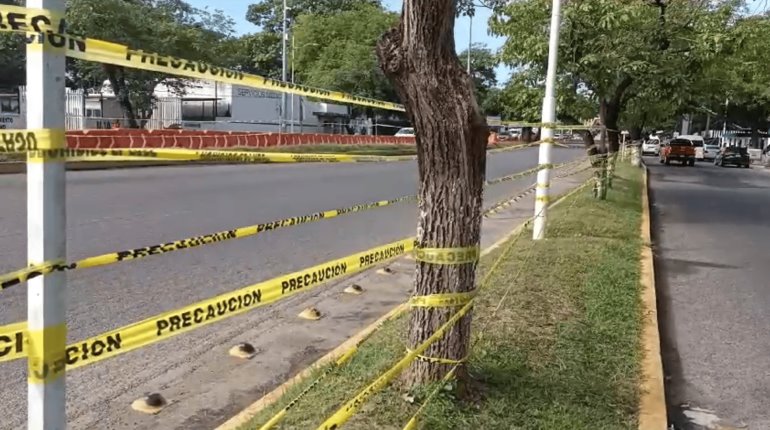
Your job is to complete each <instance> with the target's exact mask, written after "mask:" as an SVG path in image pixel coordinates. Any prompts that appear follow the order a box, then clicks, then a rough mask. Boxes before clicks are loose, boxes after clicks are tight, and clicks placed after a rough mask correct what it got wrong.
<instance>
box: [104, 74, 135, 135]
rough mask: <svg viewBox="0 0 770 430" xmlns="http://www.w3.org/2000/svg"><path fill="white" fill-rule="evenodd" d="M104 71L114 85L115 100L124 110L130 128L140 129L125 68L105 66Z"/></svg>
mask: <svg viewBox="0 0 770 430" xmlns="http://www.w3.org/2000/svg"><path fill="white" fill-rule="evenodd" d="M103 67H104V71H105V72H106V73H107V79H109V80H110V85H112V91H113V93H114V94H115V98H116V99H117V100H118V104H120V108H121V109H122V110H123V114H124V115H125V116H126V119H127V120H128V127H129V128H139V123H138V122H137V121H136V112H134V106H133V104H132V103H131V99H130V98H129V96H130V95H129V93H128V88H127V87H126V73H125V70H124V69H123V67H120V66H113V65H111V64H104V65H103Z"/></svg>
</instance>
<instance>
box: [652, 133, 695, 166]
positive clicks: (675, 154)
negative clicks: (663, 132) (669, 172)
mask: <svg viewBox="0 0 770 430" xmlns="http://www.w3.org/2000/svg"><path fill="white" fill-rule="evenodd" d="M671 160H674V161H679V162H681V163H682V165H683V166H684V165H687V164H689V165H690V166H694V165H695V146H693V143H692V141H691V140H689V139H679V138H677V139H671V140H670V141H669V142H667V143H665V144H664V145H663V147H662V148H660V162H661V164H663V163H665V164H671Z"/></svg>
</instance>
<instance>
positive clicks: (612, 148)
mask: <svg viewBox="0 0 770 430" xmlns="http://www.w3.org/2000/svg"><path fill="white" fill-rule="evenodd" d="M599 117H600V118H601V121H602V124H603V125H604V127H605V129H604V131H603V135H602V140H604V136H606V137H607V140H606V147H605V148H606V151H607V153H610V154H612V153H615V152H618V150H620V138H619V137H620V130H619V128H618V118H619V117H620V103H619V101H616V100H606V99H602V100H601V102H600V103H599Z"/></svg>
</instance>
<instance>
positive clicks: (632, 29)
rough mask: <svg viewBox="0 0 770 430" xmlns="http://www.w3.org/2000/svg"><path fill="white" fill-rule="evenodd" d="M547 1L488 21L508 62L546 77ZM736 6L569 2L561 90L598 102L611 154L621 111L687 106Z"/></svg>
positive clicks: (504, 9)
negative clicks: (661, 103) (661, 104)
mask: <svg viewBox="0 0 770 430" xmlns="http://www.w3.org/2000/svg"><path fill="white" fill-rule="evenodd" d="M549 3H550V2H544V1H541V0H522V1H517V2H509V3H508V4H506V5H504V6H500V7H499V8H498V13H497V14H496V15H495V16H493V18H492V19H491V23H490V27H491V29H492V32H493V33H494V34H497V35H501V36H507V40H506V42H505V44H504V46H503V49H502V52H501V58H502V60H503V61H504V62H505V63H507V64H509V65H511V66H513V67H515V68H517V69H518V70H524V72H523V73H528V74H533V75H534V76H536V77H540V79H542V77H544V76H545V69H546V66H547V64H546V60H547V57H548V55H547V53H548V30H549V20H550V8H549V7H548V4H549ZM736 7H737V5H736V2H735V1H732V0H729V1H728V0H725V1H714V2H689V1H688V2H685V1H670V0H647V1H617V0H582V1H571V2H568V3H567V4H566V5H565V6H564V8H563V13H562V26H561V31H560V36H561V37H560V44H559V62H558V75H559V81H560V87H561V88H562V89H563V90H567V91H570V88H571V92H572V93H573V94H574V95H575V97H574V101H576V102H580V103H578V105H580V106H582V105H583V102H584V101H585V100H586V98H588V99H591V98H592V99H594V100H595V102H596V103H597V105H598V108H599V109H598V110H599V115H600V117H601V120H602V122H603V124H604V125H605V126H607V128H608V129H610V130H611V131H610V133H609V135H610V144H611V146H610V150H616V149H617V136H618V132H617V130H619V128H620V119H621V113H623V112H625V111H626V109H627V108H629V107H631V106H632V104H634V103H639V104H640V106H636V107H635V109H636V110H637V111H638V110H639V109H640V108H641V106H643V105H645V104H649V102H650V101H651V100H653V101H655V102H656V103H657V101H661V100H666V101H668V103H670V104H671V105H672V106H674V107H675V109H674V110H675V111H676V110H678V107H679V106H682V105H684V104H685V103H686V101H687V99H688V98H689V95H688V94H689V92H690V91H691V89H692V87H693V85H694V83H695V82H696V81H697V78H698V75H699V72H700V70H701V69H702V68H703V67H704V66H705V65H706V64H708V63H709V62H711V61H714V59H715V58H716V56H717V54H718V53H719V52H720V50H721V49H723V47H724V43H725V41H726V40H727V33H728V31H729V30H728V27H729V23H730V20H731V19H732V17H734V15H735V12H736ZM528 81H529V82H528ZM522 83H523V84H524V85H530V86H535V87H537V84H538V83H539V80H538V79H537V78H536V79H526V77H525V79H518V82H516V84H517V85H522ZM654 104H655V103H652V104H649V105H650V106H651V107H652V105H654ZM560 110H561V111H562V112H563V113H565V112H564V110H563V109H560ZM531 111H532V109H530V113H532V112H531ZM566 113H567V114H569V115H570V116H573V115H575V114H576V113H574V112H573V113H570V112H566ZM637 113H638V114H637V115H625V116H624V118H626V119H632V120H634V121H638V120H639V118H640V117H643V116H644V115H643V114H641V113H639V112H637Z"/></svg>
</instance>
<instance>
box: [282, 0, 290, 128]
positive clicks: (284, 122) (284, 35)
mask: <svg viewBox="0 0 770 430" xmlns="http://www.w3.org/2000/svg"><path fill="white" fill-rule="evenodd" d="M287 11H288V8H287V6H286V0H283V41H282V43H281V69H282V70H281V80H282V81H284V82H286V79H287V71H286V66H287V64H286V39H287V37H286V35H287V32H286V30H287V28H286V24H287V20H288V16H287V15H288V14H287ZM287 110H288V109H286V93H281V121H280V122H281V133H285V132H286V112H287Z"/></svg>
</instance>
